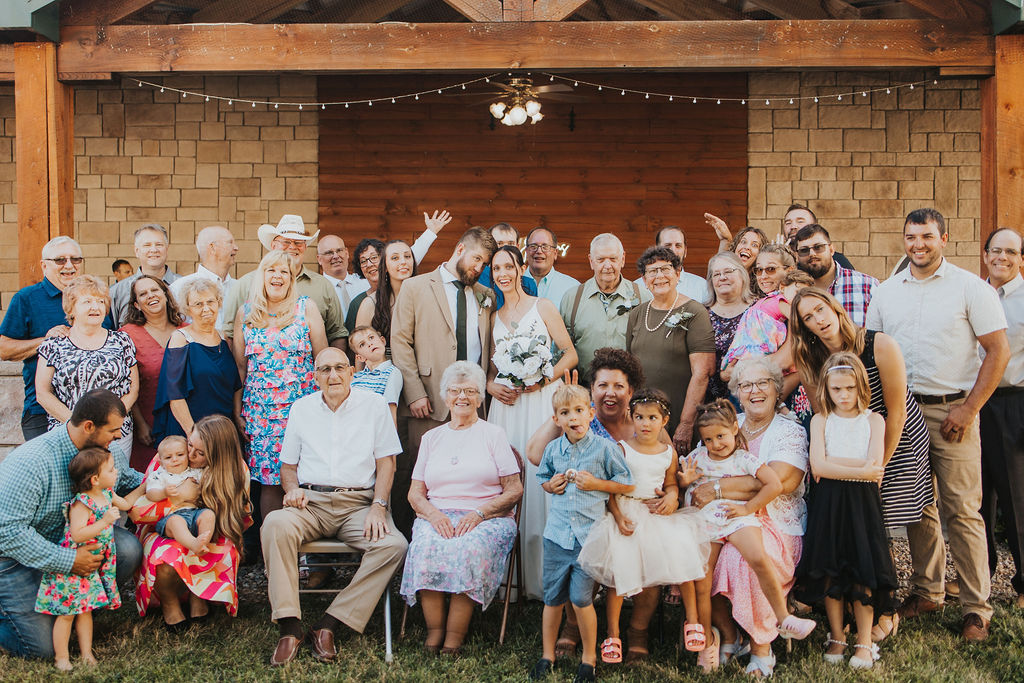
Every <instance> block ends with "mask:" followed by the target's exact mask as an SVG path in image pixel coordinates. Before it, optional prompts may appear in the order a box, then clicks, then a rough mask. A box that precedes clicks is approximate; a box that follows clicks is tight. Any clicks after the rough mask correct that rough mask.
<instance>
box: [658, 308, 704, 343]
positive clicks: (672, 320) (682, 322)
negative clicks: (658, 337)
mask: <svg viewBox="0 0 1024 683" xmlns="http://www.w3.org/2000/svg"><path fill="white" fill-rule="evenodd" d="M696 315H697V314H696V313H690V312H689V311H682V312H680V313H673V314H672V315H670V316H669V317H668V320H666V321H665V327H666V328H668V332H666V333H665V339H668V336H669V335H670V334H672V330H682V331H683V332H686V331H687V330H689V328H688V327H687V326H686V323H688V322H690V321H691V320H693V318H694V317H696Z"/></svg>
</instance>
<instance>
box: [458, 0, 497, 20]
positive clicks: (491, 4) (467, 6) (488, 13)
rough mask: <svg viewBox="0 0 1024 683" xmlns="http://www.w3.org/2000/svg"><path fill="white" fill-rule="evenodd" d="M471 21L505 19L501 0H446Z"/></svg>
mask: <svg viewBox="0 0 1024 683" xmlns="http://www.w3.org/2000/svg"><path fill="white" fill-rule="evenodd" d="M444 1H445V4H447V5H450V6H451V7H452V9H454V10H456V11H457V12H458V13H459V14H461V15H462V16H464V17H466V18H467V19H469V20H470V21H481V22H482V21H504V17H503V15H502V7H501V0H444Z"/></svg>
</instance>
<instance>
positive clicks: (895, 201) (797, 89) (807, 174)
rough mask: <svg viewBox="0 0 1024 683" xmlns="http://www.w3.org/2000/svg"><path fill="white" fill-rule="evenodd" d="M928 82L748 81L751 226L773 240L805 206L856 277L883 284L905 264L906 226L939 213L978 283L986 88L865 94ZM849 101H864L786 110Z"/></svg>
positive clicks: (956, 84)
mask: <svg viewBox="0 0 1024 683" xmlns="http://www.w3.org/2000/svg"><path fill="white" fill-rule="evenodd" d="M926 78H928V76H927V75H926V74H924V73H921V72H906V71H900V72H893V73H884V72H873V73H853V72H807V73H791V74H790V73H786V74H778V73H775V74H751V75H750V101H749V106H750V115H749V122H750V128H749V131H750V132H749V139H748V140H749V141H748V144H749V164H750V170H749V176H748V197H747V206H748V219H749V223H750V224H751V225H754V226H757V227H759V228H761V229H763V230H765V232H767V233H768V234H769V235H770V236H774V235H776V234H777V233H778V232H779V228H780V225H781V221H780V219H781V217H782V216H783V214H784V213H785V210H786V207H787V206H789V204H791V203H800V204H807V205H809V206H810V207H811V209H812V210H813V211H814V212H815V214H816V215H817V216H818V220H819V221H820V222H821V223H822V224H823V225H824V226H825V227H826V228H827V229H828V230H829V232H830V234H831V235H832V240H833V242H835V243H836V247H837V249H839V250H841V251H843V252H844V253H845V254H847V255H848V256H849V257H850V259H851V260H852V261H853V263H854V265H855V266H856V267H857V268H858V270H862V271H864V272H867V273H870V274H872V275H875V276H876V277H879V278H884V277H885V276H887V275H888V274H889V272H890V270H891V269H892V268H893V267H894V266H895V264H896V263H897V262H898V260H899V258H900V257H901V256H902V255H903V246H902V228H903V221H904V217H905V216H906V214H907V213H909V212H910V211H912V210H913V209H917V208H921V207H924V206H933V207H935V208H937V209H938V210H939V211H940V212H942V214H943V215H944V216H945V217H946V219H947V228H948V230H949V236H950V243H951V244H950V247H949V248H948V249H947V252H946V253H947V256H948V257H949V259H950V260H951V261H952V262H954V263H956V264H957V265H959V266H963V267H964V268H967V269H969V270H971V271H973V272H978V269H979V254H980V224H981V152H980V149H981V134H980V132H981V109H980V108H981V103H980V90H979V85H978V81H977V80H940V81H939V82H938V83H937V84H932V83H931V81H929V82H928V83H927V84H926V85H924V86H918V87H915V88H914V89H913V90H910V89H905V88H904V89H898V90H897V89H893V90H892V92H891V93H890V94H886V92H885V91H884V90H881V91H880V92H875V93H868V95H867V96H866V97H865V96H863V95H861V94H859V92H860V90H861V89H864V90H869V89H872V88H885V87H886V86H889V85H892V84H897V83H909V82H915V81H919V80H924V79H926ZM850 92H857V93H858V94H856V95H854V96H853V97H846V96H844V97H843V99H842V101H838V100H835V99H827V100H825V99H822V100H820V101H819V102H818V103H815V102H814V101H813V99H810V100H803V101H797V102H795V103H794V104H789V98H790V97H793V96H794V95H796V94H799V95H801V96H814V95H832V94H844V93H850ZM766 99H768V100H769V101H770V104H769V105H766V104H765V100H766Z"/></svg>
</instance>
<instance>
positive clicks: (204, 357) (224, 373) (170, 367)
mask: <svg viewBox="0 0 1024 683" xmlns="http://www.w3.org/2000/svg"><path fill="white" fill-rule="evenodd" d="M241 388H242V380H241V378H240V377H239V376H238V366H237V365H235V359H234V357H233V356H232V355H231V349H230V348H229V347H228V344H227V342H226V341H224V340H221V342H220V345H219V346H215V347H211V346H206V345H204V344H200V343H199V342H197V341H193V340H191V339H188V343H187V344H185V346H181V347H178V348H175V349H172V348H170V347H168V348H167V350H166V351H165V352H164V363H163V365H162V366H161V368H160V381H159V383H158V384H157V389H156V402H155V404H154V406H153V439H154V442H155V443H160V440H161V439H163V438H164V437H166V436H171V435H175V434H177V435H181V436H187V435H186V434H185V432H184V430H182V428H181V425H179V424H178V421H177V420H176V419H175V418H174V414H173V413H171V405H170V404H171V401H174V400H177V399H184V400H185V403H186V404H188V410H189V412H190V413H191V414H192V420H193V421H194V422H199V420H201V419H202V418H204V417H206V416H207V415H224V416H226V417H228V418H230V417H231V416H232V414H233V413H234V410H235V392H236V391H238V390H239V389H241Z"/></svg>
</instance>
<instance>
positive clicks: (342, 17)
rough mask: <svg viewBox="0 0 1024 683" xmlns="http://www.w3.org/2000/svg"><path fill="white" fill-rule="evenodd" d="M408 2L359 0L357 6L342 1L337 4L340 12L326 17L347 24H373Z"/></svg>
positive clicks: (398, 0)
mask: <svg viewBox="0 0 1024 683" xmlns="http://www.w3.org/2000/svg"><path fill="white" fill-rule="evenodd" d="M408 4H409V0H359V2H357V3H356V4H355V6H352V5H351V4H349V3H342V5H335V7H336V8H339V10H340V11H339V13H338V14H335V15H332V16H331V17H325V19H330V21H337V22H341V23H346V24H373V23H375V22H378V21H380V20H381V19H383V18H384V17H386V16H387V15H389V14H391V13H392V12H395V11H397V10H400V9H401V8H403V7H405V6H406V5H408Z"/></svg>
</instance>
